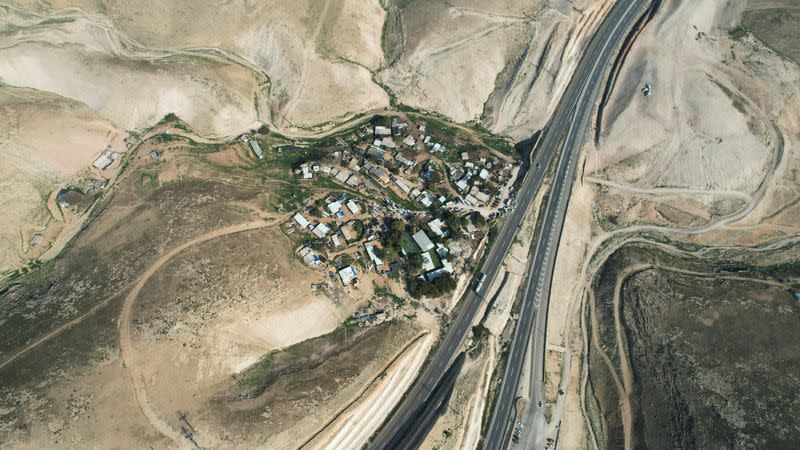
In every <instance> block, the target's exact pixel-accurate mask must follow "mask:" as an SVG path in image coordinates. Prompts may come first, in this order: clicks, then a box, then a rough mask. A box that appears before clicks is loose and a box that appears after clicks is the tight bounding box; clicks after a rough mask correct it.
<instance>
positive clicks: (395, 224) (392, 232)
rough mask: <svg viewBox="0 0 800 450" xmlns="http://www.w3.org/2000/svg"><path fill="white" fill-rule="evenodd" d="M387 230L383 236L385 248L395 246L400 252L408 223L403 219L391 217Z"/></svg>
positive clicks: (382, 241) (382, 240)
mask: <svg viewBox="0 0 800 450" xmlns="http://www.w3.org/2000/svg"><path fill="white" fill-rule="evenodd" d="M387 225H388V226H387V228H388V229H387V230H386V232H385V233H383V237H381V243H382V244H383V246H384V248H393V249H396V250H397V251H398V252H399V251H400V248H401V246H402V244H401V242H402V239H403V233H404V232H405V231H406V223H405V221H403V220H402V219H389V223H388V224H387Z"/></svg>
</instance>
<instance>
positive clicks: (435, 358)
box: [367, 0, 642, 449]
mask: <svg viewBox="0 0 800 450" xmlns="http://www.w3.org/2000/svg"><path fill="white" fill-rule="evenodd" d="M641 1H642V0H624V1H623V3H624V4H629V3H631V2H636V3H641ZM617 11H619V8H618V7H615V9H614V11H612V13H611V16H613V15H614V12H617ZM608 22H609V21H608V20H606V21H605V22H604V23H603V25H601V31H602V30H603V29H606V30H607V29H608V26H607V24H608ZM618 40H619V39H617V41H618ZM597 41H598V40H597V39H595V40H594V41H593V42H592V45H594V48H595V56H596V55H597V49H596V47H597V45H596V42H597ZM591 48H592V47H591V46H590V49H591ZM590 54H591V53H589V52H587V55H590ZM587 61H588V62H587ZM606 61H607V59H606ZM592 62H593V61H592V58H590V57H584V58H583V60H582V61H581V63H580V64H579V66H578V69H577V70H576V76H574V77H573V79H572V81H571V82H570V84H569V86H568V87H567V89H566V91H565V94H564V96H563V97H562V99H561V101H560V103H559V106H558V108H557V109H556V113H555V115H554V116H553V118H552V120H551V125H550V127H549V129H548V131H547V132H546V133H545V137H544V138H543V139H544V141H543V145H541V146H539V150H538V151H537V152H536V154H535V157H534V160H533V163H532V164H531V166H530V169H529V170H528V172H527V174H526V175H525V178H524V179H523V181H522V184H521V186H520V189H519V191H518V193H517V202H518V205H519V207H518V208H516V210H514V212H513V213H511V214H510V215H509V216H508V218H507V220H506V222H505V223H504V224H503V227H502V228H501V229H500V231H499V232H498V234H497V237H496V238H495V241H494V244H493V245H492V247H491V249H490V250H489V253H488V255H487V257H486V260H485V262H484V264H483V272H484V273H485V274H486V281H485V282H484V284H483V288H482V289H481V291H480V292H478V293H476V292H474V291H469V292H468V293H467V295H466V296H465V298H464V299H462V301H461V302H460V304H459V307H458V309H457V311H455V312H454V315H453V319H452V321H451V323H450V326H449V328H448V330H447V333H446V334H445V335H444V337H443V338H442V340H441V342H440V345H439V346H438V347H437V349H436V351H435V352H434V353H433V355H432V357H431V358H430V360H429V361H428V363H427V364H426V365H425V367H424V368H423V370H422V372H421V373H420V375H419V376H418V377H417V379H416V381H415V382H414V384H413V386H412V387H411V389H409V391H408V392H407V394H406V396H405V397H404V398H403V400H401V402H400V404H399V405H398V406H397V408H396V409H395V411H394V412H393V414H392V415H391V417H390V418H389V420H388V421H387V422H386V423H385V424H384V426H383V427H382V428H381V429H380V430H379V431H378V432H377V433H376V434H375V435H373V436H372V438H371V439H370V441H369V442H368V443H367V448H376V449H382V448H389V446H388V444H389V442H390V441H391V439H392V437H393V436H394V435H395V434H397V433H398V431H399V430H401V429H402V427H403V426H404V424H406V422H408V421H409V419H410V418H411V417H412V415H413V414H414V412H415V411H416V410H417V409H418V407H419V405H420V404H422V403H423V402H424V401H425V399H426V398H427V397H428V395H429V394H430V392H431V391H432V389H433V387H434V386H436V384H437V383H438V382H439V380H440V379H441V377H442V375H443V373H444V372H445V369H446V368H447V367H448V365H449V364H450V362H451V360H452V359H453V357H454V356H455V355H456V352H457V351H458V349H459V347H460V346H461V344H462V343H463V341H464V339H465V338H466V336H467V334H468V333H469V330H470V329H471V326H472V323H473V321H474V319H475V315H476V314H477V313H478V311H479V309H480V307H481V304H482V302H483V300H484V299H483V295H485V294H486V290H487V289H488V288H489V286H491V285H492V284H493V283H494V280H495V278H496V277H497V275H498V274H499V272H500V267H501V264H502V261H503V259H504V258H505V257H506V255H507V254H508V251H509V249H510V247H511V244H512V243H513V241H514V236H515V235H516V232H517V230H518V229H519V227H520V225H521V224H522V221H523V219H524V218H525V215H526V213H527V209H528V208H529V206H530V204H531V203H533V199H534V197H535V195H536V193H537V192H538V191H539V188H540V187H541V184H542V176H543V175H544V171H545V169H546V168H547V166H548V163H549V162H550V161H551V160H552V159H553V158H554V155H555V154H556V153H557V150H558V145H557V144H558V143H559V141H560V140H561V139H560V138H561V136H563V133H562V131H563V130H565V129H566V128H567V126H566V125H567V124H568V123H570V120H569V119H570V118H571V116H572V112H573V111H574V110H575V108H574V106H575V105H576V104H577V102H578V99H579V98H581V97H583V94H582V93H583V92H584V89H583V88H584V87H585V86H586V85H587V82H586V80H588V78H589V75H590V74H594V73H595V72H596V70H590V67H587V66H591V65H592ZM596 78H598V79H599V78H600V76H599V75H598V76H596ZM578 80H580V81H578ZM594 85H595V87H596V85H597V83H594ZM581 135H582V133H581ZM573 166H574V165H573ZM559 173H560V174H561V175H560V176H559V177H558V178H557V180H556V181H557V182H558V184H560V183H561V181H562V180H563V179H564V174H563V172H559ZM571 173H573V174H574V167H573V168H572V171H571ZM570 179H571V177H570ZM570 186H571V183H570ZM567 192H568V190H567ZM551 209H552V208H551ZM562 220H563V218H562ZM545 230H547V228H545ZM559 234H560V227H559ZM537 253H541V252H537ZM527 303H530V302H527ZM528 309H530V305H529V306H528ZM527 314H528V315H531V314H530V312H527ZM523 319H525V316H523ZM529 321H530V320H529ZM527 328H529V325H528V327H527ZM516 341H518V339H515V342H516ZM517 347H519V345H517ZM526 347H527V346H526ZM524 350H525V349H523V350H522V351H523V352H524ZM521 354H524V353H519V350H518V353H517V354H515V355H514V358H519V359H520V360H521V357H520V356H519V355H521ZM516 379H518V374H517V378H516ZM515 385H516V383H515ZM504 401H505V400H504ZM509 404H510V402H509ZM500 406H504V405H502V404H501V405H500Z"/></svg>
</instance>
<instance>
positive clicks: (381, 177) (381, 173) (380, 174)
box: [369, 166, 391, 184]
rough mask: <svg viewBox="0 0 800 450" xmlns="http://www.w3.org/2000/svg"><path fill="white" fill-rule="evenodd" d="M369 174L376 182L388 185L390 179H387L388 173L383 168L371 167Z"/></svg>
mask: <svg viewBox="0 0 800 450" xmlns="http://www.w3.org/2000/svg"><path fill="white" fill-rule="evenodd" d="M369 173H371V174H372V175H374V176H375V177H376V178H377V179H378V181H380V182H381V183H383V184H389V182H390V181H391V177H389V172H388V171H387V170H386V169H384V168H383V167H377V166H376V167H373V168H371V169H369Z"/></svg>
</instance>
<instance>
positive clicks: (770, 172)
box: [551, 123, 797, 448]
mask: <svg viewBox="0 0 800 450" xmlns="http://www.w3.org/2000/svg"><path fill="white" fill-rule="evenodd" d="M772 125H773V129H774V131H775V137H776V139H777V143H776V145H775V151H774V152H773V154H772V161H771V162H770V165H769V167H768V169H767V172H766V173H765V175H764V177H763V179H762V180H761V183H759V185H758V187H757V188H756V190H755V191H754V192H753V194H752V195H747V194H744V193H741V192H739V193H738V194H735V192H737V191H708V192H709V193H719V194H722V195H735V196H737V197H739V198H743V197H742V195H745V196H747V197H749V201H748V203H747V205H746V206H745V207H744V208H742V209H741V210H740V211H738V212H735V213H732V214H730V215H727V216H724V217H721V218H719V219H717V220H715V221H712V222H709V223H707V224H705V225H702V226H700V227H696V228H690V229H681V228H674V227H662V226H655V225H635V226H631V227H628V228H622V229H618V230H613V231H609V232H604V233H601V234H599V235H597V236H595V237H594V238H593V239H592V241H591V243H590V244H589V245H588V248H587V251H586V253H585V257H584V258H583V261H582V262H581V272H580V274H579V276H578V277H577V282H576V284H575V286H574V288H573V290H572V294H571V296H570V299H569V302H570V304H569V311H573V306H574V305H575V304H577V303H578V302H580V303H581V304H582V303H583V299H584V298H585V295H584V294H585V293H586V292H588V291H590V289H589V286H590V282H591V280H592V279H594V277H595V276H596V274H597V271H598V270H599V268H600V267H601V266H602V264H603V262H605V261H606V259H608V257H609V256H610V255H611V254H613V253H614V252H615V251H616V250H617V249H619V248H621V247H622V246H623V245H626V244H628V243H632V242H642V243H648V244H650V245H656V246H658V247H661V248H664V249H665V250H671V251H675V252H679V253H693V254H697V255H698V256H700V254H701V253H702V250H701V251H698V252H686V251H683V250H680V249H678V248H676V247H673V246H670V245H667V244H663V243H658V242H652V241H649V240H646V239H643V238H641V237H638V236H636V234H637V233H640V232H643V231H654V232H660V233H666V234H678V235H680V234H683V235H698V234H703V233H707V232H709V231H714V230H718V229H721V228H725V227H727V226H728V225H730V224H733V223H735V222H738V221H740V220H742V219H743V218H745V217H747V216H748V215H750V213H752V212H753V211H754V210H755V209H756V208H757V207H758V206H759V205H760V203H761V200H763V198H764V197H765V195H766V193H767V191H768V189H769V188H770V186H771V185H772V181H773V178H774V177H775V173H776V171H777V169H778V168H779V167H780V165H781V163H782V162H783V155H784V151H785V148H784V147H785V137H784V135H783V131H782V130H781V129H780V128H779V127H778V126H777V125H775V124H774V123H773V124H772ZM587 178H589V177H587ZM590 181H591V180H590ZM611 183H613V184H614V185H615V186H619V187H623V188H624V187H625V185H623V184H622V183H615V182H610V181H609V182H607V183H606V184H611ZM635 189H638V188H635ZM659 189H660V190H662V191H663V189H662V188H659ZM667 189H673V188H667ZM675 189H677V188H675ZM650 193H655V192H650ZM676 193H677V192H676ZM703 193H705V191H704V192H703ZM757 226H758V225H755V226H747V227H744V228H745V229H749V228H755V227H757ZM796 239H797V237H796V236H790V237H788V238H786V239H783V240H780V241H776V242H774V243H770V244H768V245H766V246H765V248H767V247H768V248H774V247H779V246H781V245H784V244H785V243H786V242H793V241H795V240H796ZM742 249H743V250H744V248H742ZM757 250H763V249H757ZM665 269H668V268H665ZM668 270H669V269H668ZM674 271H676V272H677V271H680V269H674ZM688 272H689V271H687V272H686V273H687V274H691V273H688ZM696 275H700V273H696ZM708 275H709V276H710V275H711V274H708ZM713 276H715V277H725V278H730V279H739V278H742V277H735V276H725V275H723V276H720V275H716V274H713ZM753 281H755V280H753ZM758 281H763V280H758ZM766 283H767V284H771V282H769V281H766ZM617 311H618V310H617V308H615V318H616V315H617V314H618V313H617ZM584 332H585V330H584ZM570 337H571V333H565V335H564V338H563V340H564V343H563V346H564V347H565V348H566V349H567V351H566V352H565V353H564V355H563V358H562V374H563V373H569V370H570V366H571V362H572V360H571V358H572V351H571V348H570ZM582 364H583V365H584V366H586V365H587V364H588V360H587V356H586V354H585V352H584V356H583V359H582ZM627 370H630V368H629V367H628V368H627ZM562 376H563V375H562ZM587 378H588V373H587ZM584 382H585V381H584ZM624 383H625V374H623V384H624ZM579 401H580V403H581V405H582V409H583V411H584V412H586V408H585V404H586V397H585V395H581V398H580V399H579ZM556 403H557V404H556V411H562V410H563V409H562V408H561V404H562V403H563V399H561V398H559V399H557V402H556ZM560 420H561V417H560V413H559V414H556V415H555V416H554V417H553V420H552V421H551V423H557V422H558V421H560ZM585 420H587V423H590V421H589V419H588V417H585ZM625 420H626V419H625V417H624V413H623V422H624V421H625ZM626 429H630V427H626ZM590 438H591V444H592V446H593V447H594V448H599V446H598V444H597V442H596V439H597V437H596V436H595V434H594V432H592V433H590ZM625 446H626V448H631V447H632V442H631V437H629V436H628V434H626V436H625Z"/></svg>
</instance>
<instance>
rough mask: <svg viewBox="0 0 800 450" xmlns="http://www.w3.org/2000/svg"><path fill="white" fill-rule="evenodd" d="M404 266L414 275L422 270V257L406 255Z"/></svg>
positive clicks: (417, 254) (416, 254)
mask: <svg viewBox="0 0 800 450" xmlns="http://www.w3.org/2000/svg"><path fill="white" fill-rule="evenodd" d="M406 266H407V267H408V270H409V271H410V272H415V273H416V272H419V271H420V270H422V255H421V254H419V253H415V254H413V255H408V260H407V262H406Z"/></svg>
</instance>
